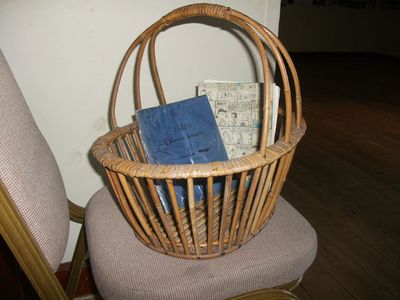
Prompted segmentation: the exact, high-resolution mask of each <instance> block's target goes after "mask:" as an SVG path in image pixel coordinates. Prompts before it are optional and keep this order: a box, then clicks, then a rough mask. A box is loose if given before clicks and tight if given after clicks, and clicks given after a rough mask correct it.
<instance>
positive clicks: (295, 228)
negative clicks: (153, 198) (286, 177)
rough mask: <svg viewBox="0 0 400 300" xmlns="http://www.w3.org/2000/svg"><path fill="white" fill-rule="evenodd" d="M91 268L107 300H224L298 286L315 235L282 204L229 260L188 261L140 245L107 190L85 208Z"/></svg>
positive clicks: (310, 257)
mask: <svg viewBox="0 0 400 300" xmlns="http://www.w3.org/2000/svg"><path fill="white" fill-rule="evenodd" d="M85 226H86V235H87V241H88V248H89V253H90V264H91V267H92V272H93V275H94V278H95V282H96V285H97V287H98V289H99V291H100V294H101V295H102V296H103V297H104V298H105V299H120V300H122V299H225V298H228V297H232V296H235V295H240V294H244V293H247V292H250V291H254V290H258V289H266V288H272V287H277V286H280V285H284V284H286V283H288V282H291V281H294V280H296V279H298V278H299V277H301V276H302V274H303V273H304V272H305V271H306V270H307V269H308V268H309V267H310V265H311V263H312V262H313V261H314V258H315V255H316V251H317V238H316V234H315V231H314V229H313V228H312V227H311V225H310V224H309V223H308V222H307V221H306V220H305V219H304V217H303V216H301V215H300V214H299V213H298V212H297V211H296V210H295V209H294V208H293V207H292V206H291V205H290V204H289V203H288V202H287V201H286V200H285V199H283V198H280V199H279V200H278V204H277V207H276V211H275V214H274V216H273V217H272V218H271V220H270V221H269V222H268V223H267V225H266V227H265V228H264V229H263V230H262V231H261V232H260V233H259V234H258V235H257V236H255V237H254V238H253V239H252V240H250V241H249V242H248V243H247V244H245V245H243V246H242V247H241V248H239V249H237V250H235V251H234V252H232V253H230V254H227V255H225V256H222V257H219V258H215V259H207V260H188V259H179V258H174V257H171V256H167V255H164V254H161V253H158V252H156V251H154V250H151V249H149V248H147V247H146V246H144V245H143V244H142V243H141V242H139V241H138V240H137V239H136V238H135V236H134V233H133V230H132V229H131V227H130V226H129V224H128V223H127V221H126V220H125V219H124V217H123V214H122V212H121V211H120V210H119V207H118V206H117V204H116V202H115V201H114V199H113V197H112V195H111V194H110V192H109V190H108V189H107V188H103V189H101V190H100V191H98V192H97V193H96V194H95V195H94V196H93V197H92V199H91V200H90V202H89V204H88V206H87V208H86V220H85Z"/></svg>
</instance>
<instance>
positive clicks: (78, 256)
mask: <svg viewBox="0 0 400 300" xmlns="http://www.w3.org/2000/svg"><path fill="white" fill-rule="evenodd" d="M86 259H87V246H86V236H85V227H84V225H83V224H82V228H81V231H80V232H79V237H78V242H77V245H76V248H75V252H74V256H73V257H72V262H71V269H70V272H69V276H68V282H67V288H66V290H65V292H66V294H67V296H68V299H73V297H74V295H75V292H76V289H77V287H78V283H79V279H80V277H81V273H82V268H83V264H84V262H85V260H86Z"/></svg>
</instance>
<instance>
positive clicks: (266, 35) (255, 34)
mask: <svg viewBox="0 0 400 300" xmlns="http://www.w3.org/2000/svg"><path fill="white" fill-rule="evenodd" d="M195 16H208V17H212V18H217V19H224V20H226V21H228V22H231V23H234V24H237V25H239V26H240V27H242V28H243V29H244V30H245V31H246V32H247V33H248V34H249V35H250V37H251V38H252V40H253V42H254V43H255V44H256V46H257V49H258V51H259V54H260V58H261V62H262V66H263V77H264V83H269V82H270V78H269V66H268V59H267V56H266V49H265V46H264V44H263V42H261V40H260V38H259V36H261V37H262V38H263V39H264V40H265V42H266V43H267V44H268V46H269V48H270V49H271V50H272V52H273V54H274V56H275V58H276V59H277V63H278V66H279V68H280V69H281V74H282V79H283V85H284V86H283V91H284V95H285V102H286V126H285V134H284V136H285V142H286V143H288V142H289V139H290V134H291V113H292V111H291V92H290V85H289V80H288V76H287V72H286V68H285V61H284V59H283V58H282V56H281V54H280V52H282V53H283V55H284V57H285V59H286V61H287V62H288V65H289V67H290V71H291V73H292V77H293V79H294V82H295V92H296V104H297V105H296V106H297V110H296V119H297V120H296V121H297V122H296V125H297V127H300V122H301V96H299V95H300V89H299V84H298V78H297V74H296V72H295V69H294V65H293V63H292V62H291V60H290V57H289V56H288V54H287V51H286V50H285V49H284V47H283V45H282V44H281V43H280V42H279V40H278V39H277V38H276V37H275V36H274V35H273V34H272V33H271V32H270V31H269V30H268V29H267V28H265V27H264V26H263V25H261V24H259V23H257V22H256V21H254V20H253V19H251V18H249V17H248V16H246V15H244V14H242V13H240V12H237V11H235V10H233V9H230V8H227V7H224V6H221V5H215V4H193V5H188V6H184V7H181V8H178V9H176V10H174V11H172V12H170V13H169V14H167V15H165V16H164V17H163V18H161V19H160V20H159V21H157V22H155V23H154V24H153V25H151V26H150V27H149V28H147V29H146V30H145V31H144V32H143V33H142V34H141V35H140V36H139V37H138V38H136V39H135V40H134V42H133V43H132V44H131V46H130V47H129V48H128V50H127V52H126V54H125V56H124V58H123V60H122V62H121V65H120V68H119V70H118V72H117V75H116V79H115V82H114V86H113V91H112V95H111V106H110V118H111V126H112V128H116V127H117V122H116V118H115V104H116V99H117V94H118V90H119V85H120V81H121V78H122V74H123V72H124V69H125V67H126V64H127V62H128V59H129V58H130V56H131V54H132V52H133V51H134V49H135V48H136V47H137V46H139V45H140V48H139V51H138V54H137V58H136V64H135V73H134V87H135V109H140V108H141V99H140V66H141V61H142V58H143V54H144V50H145V48H146V45H147V43H148V41H149V40H150V65H151V70H152V75H153V80H154V83H155V86H156V91H157V94H158V96H159V102H160V104H161V105H162V104H165V103H166V101H165V96H164V92H163V89H162V85H161V81H160V78H159V75H158V70H157V66H156V58H155V41H156V38H157V35H158V34H159V33H160V32H161V31H162V30H163V29H165V28H166V27H168V26H169V25H171V24H173V23H175V22H178V21H180V20H183V19H186V18H190V17H195ZM288 58H289V60H288ZM293 71H294V73H293ZM270 93H271V92H270V86H269V84H265V88H264V89H263V112H264V114H263V116H264V117H263V127H262V138H261V143H260V152H261V154H264V153H265V149H266V142H267V141H266V140H267V139H266V137H267V136H268V124H267V123H268V122H267V119H268V116H267V114H266V111H267V109H270V108H271V96H270Z"/></svg>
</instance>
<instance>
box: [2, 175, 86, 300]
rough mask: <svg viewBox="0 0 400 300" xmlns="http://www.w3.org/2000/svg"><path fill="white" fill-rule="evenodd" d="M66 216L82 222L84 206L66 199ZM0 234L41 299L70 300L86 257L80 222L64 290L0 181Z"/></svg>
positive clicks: (83, 235)
mask: <svg viewBox="0 0 400 300" xmlns="http://www.w3.org/2000/svg"><path fill="white" fill-rule="evenodd" d="M68 203H69V212H70V219H71V220H72V221H74V222H78V223H81V224H82V223H83V220H84V208H82V207H80V206H78V205H76V204H73V203H72V202H71V201H69V200H68ZM0 234H1V236H2V237H3V238H4V240H5V242H6V243H7V245H8V247H9V248H10V250H11V252H12V253H13V255H14V257H15V258H16V259H17V261H18V263H19V265H20V267H21V268H22V270H23V271H24V272H25V274H26V275H27V277H28V279H29V281H30V282H31V283H32V285H33V287H34V288H35V290H36V292H37V293H38V295H39V297H40V298H41V299H49V300H50V299H51V300H53V299H72V298H73V296H74V294H75V291H76V287H77V285H78V281H79V277H80V275H81V270H82V265H83V262H84V261H85V259H86V257H87V255H86V254H87V248H86V240H85V234H84V227H83V225H82V229H81V232H80V234H79V239H78V243H77V246H76V248H75V252H74V256H73V259H72V262H71V268H70V273H69V277H68V283H67V288H66V291H64V289H63V288H62V286H61V284H60V282H59V281H58V279H57V277H56V276H55V274H54V272H53V270H52V269H51V267H50V265H49V264H48V262H47V260H46V258H45V257H44V255H43V252H42V251H41V250H40V248H39V245H38V244H37V242H36V240H35V239H34V238H33V236H32V233H31V232H30V230H29V229H28V227H27V225H26V223H25V221H24V219H23V218H22V216H21V214H20V213H19V211H18V209H17V207H16V206H15V204H14V202H13V200H12V199H11V196H10V194H9V193H8V191H7V189H6V188H5V186H4V184H3V183H2V182H1V181H0Z"/></svg>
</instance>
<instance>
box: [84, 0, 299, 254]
mask: <svg viewBox="0 0 400 300" xmlns="http://www.w3.org/2000/svg"><path fill="white" fill-rule="evenodd" d="M196 16H206V17H210V18H217V19H223V20H226V21H227V22H231V23H234V24H236V25H237V26H240V27H241V28H243V29H244V30H245V31H246V32H247V33H248V34H249V36H250V37H251V39H252V40H253V42H254V43H255V44H256V46H257V48H258V50H259V54H260V59H261V63H262V67H263V75H264V86H267V85H269V83H270V79H269V73H270V70H269V68H268V59H267V55H266V47H268V49H269V51H270V52H271V53H272V54H273V55H274V57H275V59H276V62H277V66H278V68H279V70H280V74H281V76H282V85H283V96H284V97H283V98H284V100H282V101H281V102H282V103H281V104H280V105H281V107H280V116H281V120H282V126H281V128H282V130H281V131H280V136H279V137H278V138H277V141H276V142H275V143H274V144H273V145H271V146H269V147H267V146H266V140H267V138H266V137H267V136H268V117H265V116H263V124H262V130H261V142H260V148H259V151H258V152H256V153H253V154H250V155H247V156H244V157H241V158H236V159H231V160H228V161H222V162H221V161H218V162H211V163H205V164H193V165H155V164H149V163H147V162H146V158H145V154H144V150H143V147H142V144H141V141H140V136H139V129H138V126H137V123H136V122H135V121H134V122H133V123H131V124H129V125H127V126H124V127H118V126H117V124H116V119H115V104H116V97H117V93H118V88H119V84H120V81H121V77H122V74H123V72H124V69H125V66H126V64H127V61H128V59H129V57H130V55H131V54H132V52H133V50H134V49H135V48H136V47H138V46H140V48H139V51H138V54H137V58H136V69H135V74H134V84H135V109H140V108H141V102H140V87H139V79H138V76H139V73H140V72H139V71H137V70H139V69H140V64H141V61H142V56H143V52H144V48H145V46H146V44H147V43H148V42H150V47H149V50H150V55H149V57H150V65H151V70H152V76H153V80H154V82H155V86H156V89H157V93H158V96H159V100H160V104H161V105H164V104H166V101H165V97H164V93H163V91H162V87H161V83H160V79H159V75H158V71H157V67H156V61H155V55H154V52H153V51H154V49H155V47H154V43H155V39H156V37H157V35H158V33H159V32H161V31H162V30H164V29H166V28H168V27H169V26H170V25H171V24H173V23H175V22H179V21H182V20H184V19H186V18H192V17H196ZM287 67H288V69H289V74H290V75H291V78H292V82H293V85H294V95H295V106H296V112H293V113H292V91H291V87H290V83H289V79H288V73H287V71H286V68H287ZM263 105H264V109H265V110H264V111H268V110H269V109H270V107H271V99H270V96H269V93H268V89H267V90H266V91H264V92H263ZM110 111H111V123H112V130H111V131H110V132H109V133H107V134H105V135H104V136H102V137H100V138H99V139H98V140H97V141H96V142H95V143H94V145H93V146H92V148H91V152H92V153H93V155H94V157H95V158H96V159H97V160H98V161H99V162H100V164H101V165H102V166H103V167H104V168H105V170H106V173H107V176H108V178H109V181H110V183H111V186H112V189H113V191H114V194H115V197H116V199H117V200H118V202H119V205H120V207H121V209H122V211H123V213H124V214H125V217H126V219H127V220H128V222H129V223H130V225H131V226H132V228H133V230H134V232H135V235H136V237H137V238H138V239H139V240H140V241H141V242H142V243H144V244H145V245H146V246H148V247H150V248H151V249H153V250H156V251H158V252H161V253H165V254H168V255H172V256H175V257H180V258H189V259H198V258H212V257H217V256H220V255H223V254H226V253H229V252H232V251H233V250H235V249H237V248H238V247H240V246H241V245H243V244H244V243H246V242H247V241H249V240H250V239H251V238H252V237H253V236H254V235H256V234H257V233H258V232H259V231H260V230H261V229H262V228H263V227H264V226H265V225H266V224H267V222H268V220H269V219H270V218H271V216H272V214H273V212H274V208H275V203H276V201H277V199H278V196H279V194H280V191H281V189H282V186H283V183H284V181H285V178H286V175H287V172H288V170H289V167H290V164H291V162H292V159H293V155H294V152H295V148H296V145H297V143H298V142H299V141H300V139H301V137H302V136H303V135H304V133H305V129H306V125H305V121H304V120H303V119H302V116H301V96H300V87H299V83H298V77H297V74H296V70H295V68H294V65H293V63H292V61H291V59H290V56H289V55H288V53H287V51H286V49H285V48H284V47H283V45H282V44H281V43H280V41H279V40H278V39H277V38H276V37H275V36H274V34H273V33H271V32H270V31H269V30H268V29H267V28H265V27H264V26H262V25H261V24H259V23H257V22H255V21H254V20H252V19H251V18H249V17H247V16H245V15H243V14H241V13H240V12H237V11H235V10H232V9H230V8H226V7H223V6H220V5H214V4H193V5H189V6H185V7H182V8H178V9H176V10H174V11H172V12H170V13H169V14H167V15H166V16H164V17H163V18H161V19H160V20H159V21H157V22H156V23H154V24H153V25H152V26H150V27H149V28H148V29H147V30H145V31H144V32H143V33H142V34H141V35H140V36H139V37H138V38H137V39H136V40H135V41H134V42H133V43H132V45H131V47H130V48H129V49H128V51H127V53H126V55H125V57H124V59H123V61H122V63H121V66H120V69H119V71H118V73H117V77H116V80H115V83H114V89H113V94H112V97H111V110H110ZM177 181H179V182H180V183H182V182H184V185H185V186H186V187H187V194H188V195H187V196H188V197H187V203H186V205H185V207H183V208H181V207H178V204H177V203H178V201H177V197H176V194H175V189H174V184H175V183H176V182H177ZM216 181H218V182H221V183H223V186H224V187H223V189H222V193H221V194H220V195H216V193H215V192H214V183H215V182H216ZM200 183H201V185H202V186H204V190H205V193H204V194H205V195H206V197H205V199H203V200H201V201H195V192H194V188H195V186H196V185H199V184H200ZM157 185H162V186H163V187H165V190H166V192H167V193H168V196H169V200H170V203H171V211H170V212H166V211H165V210H164V208H163V206H162V204H161V200H160V196H159V194H158V192H157Z"/></svg>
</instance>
